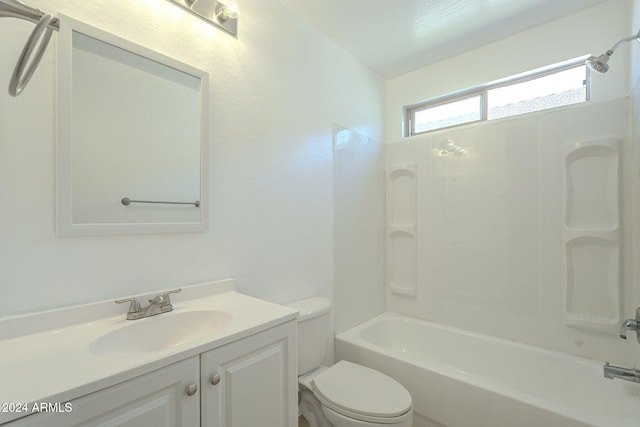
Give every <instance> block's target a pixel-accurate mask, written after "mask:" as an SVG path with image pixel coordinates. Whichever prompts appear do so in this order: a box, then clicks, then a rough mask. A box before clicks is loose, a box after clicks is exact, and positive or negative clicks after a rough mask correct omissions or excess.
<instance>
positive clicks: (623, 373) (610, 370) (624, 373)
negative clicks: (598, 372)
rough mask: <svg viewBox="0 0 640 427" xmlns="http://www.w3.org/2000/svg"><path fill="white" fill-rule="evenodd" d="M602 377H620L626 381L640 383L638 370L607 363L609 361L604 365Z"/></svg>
mask: <svg viewBox="0 0 640 427" xmlns="http://www.w3.org/2000/svg"><path fill="white" fill-rule="evenodd" d="M604 377H605V378H609V379H610V380H612V379H614V378H620V379H623V380H626V381H632V382H634V383H640V371H639V370H637V369H630V368H622V367H620V366H613V365H609V362H606V363H605V365H604Z"/></svg>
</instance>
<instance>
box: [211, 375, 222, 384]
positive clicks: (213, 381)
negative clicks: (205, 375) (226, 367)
mask: <svg viewBox="0 0 640 427" xmlns="http://www.w3.org/2000/svg"><path fill="white" fill-rule="evenodd" d="M218 383H220V374H213V375H211V384H213V385H218Z"/></svg>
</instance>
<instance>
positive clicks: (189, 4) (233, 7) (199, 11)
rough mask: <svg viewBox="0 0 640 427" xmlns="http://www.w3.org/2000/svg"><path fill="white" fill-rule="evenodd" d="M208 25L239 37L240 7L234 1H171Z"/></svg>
mask: <svg viewBox="0 0 640 427" xmlns="http://www.w3.org/2000/svg"><path fill="white" fill-rule="evenodd" d="M169 1H170V2H172V3H175V4H177V5H178V6H180V7H181V8H182V9H184V10H186V11H187V12H190V13H191V14H193V15H195V16H197V17H198V18H200V19H203V20H205V21H206V22H207V23H209V24H211V25H213V26H215V27H216V28H219V29H221V30H222V31H224V32H226V33H228V34H231V35H232V36H234V37H237V36H238V5H237V4H236V2H235V1H234V0H225V1H224V2H220V1H217V0H169Z"/></svg>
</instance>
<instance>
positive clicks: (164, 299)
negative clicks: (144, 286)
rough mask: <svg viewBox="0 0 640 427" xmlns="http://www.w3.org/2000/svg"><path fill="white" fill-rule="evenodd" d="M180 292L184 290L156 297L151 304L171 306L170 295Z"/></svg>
mask: <svg viewBox="0 0 640 427" xmlns="http://www.w3.org/2000/svg"><path fill="white" fill-rule="evenodd" d="M180 291H182V288H178V289H174V290H171V291H166V292H163V293H161V294H160V295H156V296H155V297H154V298H153V299H150V300H149V302H150V303H155V304H158V305H162V306H170V305H171V298H169V294H177V293H178V292H180Z"/></svg>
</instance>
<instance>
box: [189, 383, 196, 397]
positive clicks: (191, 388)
mask: <svg viewBox="0 0 640 427" xmlns="http://www.w3.org/2000/svg"><path fill="white" fill-rule="evenodd" d="M197 391H198V386H197V385H196V384H191V385H190V386H189V387H187V396H193V395H194V394H196V392H197Z"/></svg>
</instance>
